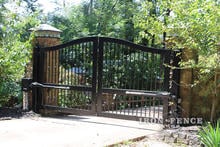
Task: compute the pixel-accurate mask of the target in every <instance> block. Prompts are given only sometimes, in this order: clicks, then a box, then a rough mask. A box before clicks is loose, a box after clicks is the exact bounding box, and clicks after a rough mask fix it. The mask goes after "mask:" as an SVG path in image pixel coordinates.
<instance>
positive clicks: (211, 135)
mask: <svg viewBox="0 0 220 147" xmlns="http://www.w3.org/2000/svg"><path fill="white" fill-rule="evenodd" d="M219 127H220V119H219V120H218V121H217V124H216V125H215V126H213V125H212V124H210V123H208V124H207V125H206V126H204V127H202V129H201V130H200V131H199V139H200V141H201V142H202V143H203V144H204V145H205V146H206V147H220V128H219Z"/></svg>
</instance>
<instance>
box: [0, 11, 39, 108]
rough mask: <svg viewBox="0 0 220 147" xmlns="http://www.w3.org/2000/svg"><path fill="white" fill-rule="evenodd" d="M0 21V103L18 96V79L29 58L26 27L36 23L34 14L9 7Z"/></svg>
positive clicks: (29, 47) (29, 40)
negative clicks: (23, 14) (24, 13)
mask: <svg viewBox="0 0 220 147" xmlns="http://www.w3.org/2000/svg"><path fill="white" fill-rule="evenodd" d="M1 14H2V19H1V22H0V26H1V34H0V35H1V36H0V105H5V104H6V102H7V101H8V100H9V99H10V98H11V97H17V98H18V97H20V98H19V99H20V100H21V90H20V89H21V88H20V84H19V83H20V80H21V78H22V77H23V76H24V72H25V67H26V64H27V63H28V62H29V61H30V58H31V54H30V53H31V52H30V51H31V49H32V47H31V40H32V37H29V33H26V32H27V30H28V29H27V28H29V27H30V26H33V25H35V24H36V23H37V21H36V19H35V15H29V16H25V17H24V16H22V15H19V14H18V13H14V12H12V11H11V10H9V9H6V8H5V9H4V11H3V12H2V13H1Z"/></svg>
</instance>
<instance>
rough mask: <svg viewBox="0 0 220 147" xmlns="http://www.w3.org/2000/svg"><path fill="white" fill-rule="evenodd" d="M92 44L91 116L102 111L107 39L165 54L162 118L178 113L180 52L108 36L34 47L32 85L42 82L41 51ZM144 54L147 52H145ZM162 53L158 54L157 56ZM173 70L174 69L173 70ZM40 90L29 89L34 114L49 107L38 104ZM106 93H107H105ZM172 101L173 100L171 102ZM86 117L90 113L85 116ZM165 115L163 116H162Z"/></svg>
mask: <svg viewBox="0 0 220 147" xmlns="http://www.w3.org/2000/svg"><path fill="white" fill-rule="evenodd" d="M88 40H89V41H92V42H93V43H94V44H93V76H92V86H91V88H92V110H91V114H96V115H100V114H101V112H102V107H101V106H102V98H101V95H102V93H103V90H107V89H105V88H103V87H102V79H103V77H102V73H103V71H102V70H103V47H104V42H105V41H109V40H111V41H112V40H114V41H115V43H117V42H118V43H122V44H126V45H127V44H128V46H135V47H137V48H138V49H140V50H143V49H142V48H146V49H149V51H150V50H151V49H152V50H151V52H160V51H162V52H164V54H165V63H167V64H168V65H170V64H172V65H173V66H174V67H173V69H172V70H173V72H172V73H170V68H172V67H166V68H165V72H164V73H165V75H164V84H165V86H164V87H165V89H166V91H167V92H170V97H167V98H165V99H164V103H165V104H164V110H163V111H164V112H163V113H164V114H163V115H164V117H165V118H168V117H169V116H168V114H169V111H170V110H172V111H177V112H179V111H178V106H177V105H178V104H179V102H178V98H179V85H178V83H179V80H180V70H179V69H178V67H179V64H178V63H179V61H180V58H179V57H178V56H177V54H179V53H180V51H179V50H175V51H173V50H167V49H157V48H151V47H145V46H142V45H137V44H134V43H132V42H129V41H125V40H121V39H116V38H108V37H97V36H96V37H85V38H80V39H77V40H73V41H71V42H69V43H65V44H62V45H57V46H53V47H46V48H40V47H36V48H34V52H33V82H38V83H42V82H43V76H44V75H43V70H40V69H44V58H45V55H44V50H49V49H52V48H53V49H54V50H55V49H58V48H63V47H66V46H69V45H72V44H74V43H77V42H83V41H84V42H86V41H88ZM149 51H147V52H149ZM161 54H162V53H161ZM176 67H177V68H176ZM42 88H43V87H41V86H37V87H33V105H32V108H33V110H34V111H35V112H37V113H39V112H40V110H41V109H45V108H47V109H48V108H49V107H47V106H44V107H43V105H42V104H43V103H42V100H43V98H42V96H43V94H42V91H41V90H42ZM107 91H108V90H107ZM171 99H173V100H171ZM169 101H174V102H175V104H176V105H172V106H170V105H169ZM49 109H52V110H57V107H54V108H49ZM58 111H59V112H60V111H61V112H69V111H71V110H68V108H64V110H58ZM79 114H87V113H83V112H81V111H80V112H79ZM89 114H90V113H89ZM165 115H166V116H165Z"/></svg>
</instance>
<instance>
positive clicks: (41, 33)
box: [29, 24, 62, 38]
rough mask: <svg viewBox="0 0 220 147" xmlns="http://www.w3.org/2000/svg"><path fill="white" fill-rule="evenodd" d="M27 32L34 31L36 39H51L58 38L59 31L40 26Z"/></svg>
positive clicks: (45, 25)
mask: <svg viewBox="0 0 220 147" xmlns="http://www.w3.org/2000/svg"><path fill="white" fill-rule="evenodd" d="M29 31H34V32H35V36H36V37H51V38H60V34H61V32H62V31H61V30H59V29H57V28H55V27H53V26H51V25H48V24H40V25H39V26H37V27H35V28H31V29H29Z"/></svg>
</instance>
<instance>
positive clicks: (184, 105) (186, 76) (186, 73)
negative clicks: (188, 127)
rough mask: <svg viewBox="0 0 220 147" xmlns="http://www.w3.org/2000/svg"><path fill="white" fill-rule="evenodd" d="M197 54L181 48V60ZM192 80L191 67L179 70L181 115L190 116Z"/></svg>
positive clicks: (193, 58) (194, 57)
mask: <svg viewBox="0 0 220 147" xmlns="http://www.w3.org/2000/svg"><path fill="white" fill-rule="evenodd" d="M196 56H197V54H196V52H195V51H193V50H191V49H186V48H185V49H183V52H182V61H184V62H187V61H189V60H196V58H197V57H196ZM193 82H194V74H193V69H192V68H186V69H181V71H180V85H181V86H180V97H181V110H182V112H181V113H182V117H191V116H190V115H191V111H192V110H191V109H192V99H193V88H192V87H191V85H192V84H193Z"/></svg>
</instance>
